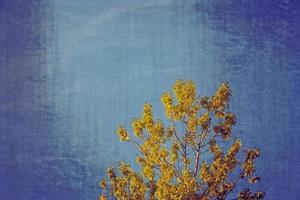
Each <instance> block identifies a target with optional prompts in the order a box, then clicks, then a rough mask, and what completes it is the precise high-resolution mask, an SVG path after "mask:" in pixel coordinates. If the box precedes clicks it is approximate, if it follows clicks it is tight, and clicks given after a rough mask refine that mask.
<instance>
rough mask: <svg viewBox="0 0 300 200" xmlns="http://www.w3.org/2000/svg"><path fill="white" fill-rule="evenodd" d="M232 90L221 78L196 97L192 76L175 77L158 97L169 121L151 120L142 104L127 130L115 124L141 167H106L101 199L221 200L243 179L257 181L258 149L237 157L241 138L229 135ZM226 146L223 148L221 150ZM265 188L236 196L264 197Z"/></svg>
mask: <svg viewBox="0 0 300 200" xmlns="http://www.w3.org/2000/svg"><path fill="white" fill-rule="evenodd" d="M230 97H231V90H230V88H229V85H228V83H222V84H221V85H220V86H219V88H218V89H217V90H216V93H215V94H214V95H213V96H203V97H200V96H196V86H195V83H194V82H193V81H182V80H177V81H176V82H175V84H174V85H173V94H172V93H169V92H166V93H164V94H163V95H162V96H161V101H162V103H163V105H164V109H165V115H166V117H167V119H168V122H169V124H164V123H163V122H162V121H161V120H155V119H154V117H153V113H152V106H151V105H150V104H149V103H145V105H144V110H143V114H142V116H141V117H140V118H134V119H133V121H132V129H133V133H134V134H132V135H130V134H129V133H128V131H127V130H126V129H125V127H124V126H122V125H120V126H119V127H118V129H117V134H118V135H119V137H120V140H121V141H122V142H128V143H131V144H133V145H135V146H136V148H137V149H138V152H139V154H138V156H137V157H136V162H137V163H138V165H139V166H140V167H141V172H136V171H134V170H133V169H132V168H131V167H130V165H129V164H125V163H120V165H119V172H116V170H114V169H113V168H109V169H108V170H107V177H106V178H105V179H103V180H102V181H100V187H101V188H103V193H102V194H101V196H100V199H101V200H104V199H107V198H109V197H112V198H116V199H120V200H143V199H149V200H170V199H178V200H188V199H189V200H196V199H199V200H200V199H201V200H210V199H216V200H222V199H226V198H227V197H228V195H229V194H230V193H231V192H232V191H233V189H234V188H235V187H236V186H237V184H238V183H239V181H241V180H246V181H247V182H249V183H250V184H254V183H256V182H258V181H259V180H260V177H259V176H257V175H256V174H255V172H256V169H255V166H254V161H255V159H256V158H258V157H259V154H260V151H259V150H258V149H246V150H245V151H244V154H245V156H244V159H242V161H240V160H241V159H239V158H240V157H241V155H240V154H242V153H241V152H240V149H241V141H240V139H238V138H236V139H233V138H232V128H233V126H234V125H235V124H236V116H235V114H234V113H232V112H229V111H228V110H229V101H230ZM225 149H227V151H225ZM263 198H264V192H261V191H257V192H251V191H250V190H249V189H248V188H246V189H244V190H243V191H240V192H238V194H237V198H236V199H238V200H257V199H263Z"/></svg>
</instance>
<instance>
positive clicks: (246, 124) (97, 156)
mask: <svg viewBox="0 0 300 200" xmlns="http://www.w3.org/2000/svg"><path fill="white" fill-rule="evenodd" d="M0 5H1V6H0V10H1V13H2V15H1V16H2V17H1V18H0V27H1V30H4V31H2V32H1V35H0V47H1V54H0V55H1V58H0V64H1V65H0V69H1V71H2V73H1V74H0V83H1V84H0V102H1V107H0V133H1V134H0V139H1V140H0V146H1V148H0V153H1V154H0V155H1V156H0V196H1V194H2V196H3V198H4V199H21V198H22V199H23V200H24V199H39V200H40V199H66V198H67V199H74V200H75V199H94V198H97V195H98V194H99V189H98V180H99V179H100V178H101V177H102V176H103V173H104V170H105V168H107V167H108V166H110V165H116V163H117V162H118V161H119V160H123V161H127V162H133V158H131V155H132V153H133V151H134V149H133V148H130V147H128V146H127V145H124V144H122V143H120V142H119V139H118V138H117V137H116V135H115V129H116V126H117V125H118V124H119V123H122V124H124V125H127V126H129V124H130V121H131V119H132V118H133V117H135V116H138V115H139V114H140V112H141V110H142V106H143V104H144V102H150V103H152V104H153V105H154V113H155V114H156V116H158V117H159V118H163V113H162V112H161V110H162V105H161V104H160V101H159V97H160V95H161V94H162V92H164V91H167V90H169V89H170V88H171V85H172V84H173V83H174V81H175V80H176V79H192V80H194V81H195V82H196V83H197V85H198V89H199V90H198V91H199V93H200V94H203V95H211V94H213V92H214V90H215V89H216V88H217V86H218V85H219V84H220V83H221V82H222V81H228V82H229V83H230V85H231V87H232V91H233V98H232V104H231V109H232V111H233V112H235V113H237V116H238V124H237V126H236V128H235V133H236V136H239V137H241V138H242V140H243V141H244V144H245V146H253V147H259V148H260V149H261V151H262V156H261V158H260V159H259V160H258V162H257V166H258V173H259V174H260V175H261V177H262V183H261V187H262V188H263V189H264V190H265V191H266V192H267V197H266V199H272V200H273V199H296V197H298V196H299V191H300V188H299V184H298V182H299V181H298V180H299V178H300V177H299V168H300V161H299V153H300V146H299V144H298V143H297V141H299V134H298V133H299V131H300V126H299V123H298V122H299V119H300V115H299V113H300V112H299V111H300V110H299V108H300V107H299V102H300V95H299V94H300V93H299V85H300V78H299V77H300V75H299V73H300V67H299V61H300V60H299V59H300V57H299V56H300V55H299V52H300V51H299V50H300V47H299V39H300V38H299V34H298V33H299V27H300V26H299V19H300V16H299V15H300V12H299V6H298V5H297V3H296V1H272V2H271V1H264V2H261V1H251V2H246V1H234V0H231V1H226V2H225V1H209V2H203V1H196V0H195V1H192V0H189V1H171V0H170V1H133V0H132V1H119V0H115V1H98V0H97V1H96V0H94V1H79V0H76V1H67V0H64V1H58V0H57V1H41V2H40V3H39V2H36V1H29V3H28V2H27V3H24V2H22V1H20V0H13V1H10V2H6V3H1V4H0Z"/></svg>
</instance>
